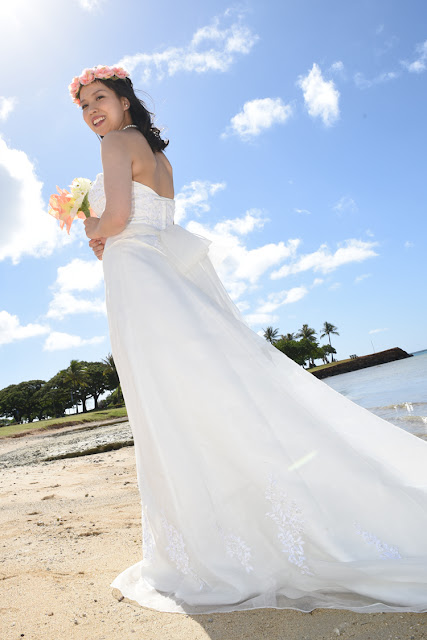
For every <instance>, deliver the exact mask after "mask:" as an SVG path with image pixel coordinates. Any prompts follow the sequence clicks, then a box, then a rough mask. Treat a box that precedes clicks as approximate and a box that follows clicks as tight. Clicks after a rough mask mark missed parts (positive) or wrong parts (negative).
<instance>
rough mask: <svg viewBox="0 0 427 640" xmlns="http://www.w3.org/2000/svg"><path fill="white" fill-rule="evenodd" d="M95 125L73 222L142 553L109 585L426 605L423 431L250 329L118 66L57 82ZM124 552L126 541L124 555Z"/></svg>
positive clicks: (183, 606) (200, 606) (263, 598)
mask: <svg viewBox="0 0 427 640" xmlns="http://www.w3.org/2000/svg"><path fill="white" fill-rule="evenodd" d="M70 92H71V96H72V97H73V99H74V101H75V102H76V104H78V105H79V106H80V108H81V109H82V115H83V119H84V121H85V123H86V124H87V125H88V126H89V128H90V129H91V130H92V131H94V132H95V133H97V134H99V136H100V137H101V157H102V166H103V173H100V174H98V176H97V177H96V180H95V182H94V184H93V185H92V189H91V192H90V204H91V206H92V208H93V209H94V210H95V212H96V214H97V216H98V217H91V218H87V219H86V220H85V231H86V235H87V236H88V238H90V242H89V244H90V246H91V248H92V249H93V251H94V252H95V254H96V256H97V257H98V258H99V259H102V264H103V271H104V280H105V295H106V306H107V314H108V324H109V332H110V338H111V348H112V353H113V356H114V361H115V363H116V366H117V370H118V373H119V377H120V381H121V385H122V390H123V394H124V398H125V402H126V408H127V412H128V417H129V422H130V425H131V428H132V432H133V437H134V443H135V460H136V471H137V479H138V487H139V492H140V497H141V520H142V533H143V543H142V550H141V551H142V557H140V559H138V561H137V562H136V563H135V564H133V565H132V566H130V567H128V568H125V569H124V570H123V571H122V573H120V575H118V576H117V577H116V578H115V579H114V580H113V582H112V583H111V586H112V587H116V588H118V589H119V590H120V591H121V592H122V594H123V596H125V597H128V598H130V599H132V600H134V601H136V602H138V603H139V604H140V605H142V606H144V607H150V608H153V609H157V610H159V611H170V612H178V613H212V612H225V611H236V610H243V609H253V608H267V607H271V608H277V609H296V610H299V611H304V612H308V611H312V610H313V609H315V608H335V609H338V608H339V609H347V610H353V611H358V612H377V611H414V612H425V611H427V535H426V531H427V442H424V441H423V440H421V439H419V438H417V437H416V436H414V435H411V434H409V433H407V432H405V431H403V430H402V429H400V428H398V427H396V426H394V425H392V424H390V423H389V422H387V421H385V420H383V419H381V418H379V417H378V416H375V415H374V414H372V413H371V412H369V411H368V410H366V409H364V408H362V407H360V406H358V405H357V404H355V403H353V402H351V401H350V400H348V399H347V398H345V397H344V396H342V395H341V394H339V393H338V392H336V391H334V390H333V389H332V388H331V387H329V386H328V385H326V384H325V383H324V382H322V381H321V380H318V379H317V378H316V377H314V376H313V375H312V374H310V373H309V372H307V371H305V370H304V369H303V368H301V367H300V366H299V365H297V364H296V363H295V362H294V361H293V360H291V359H289V358H288V357H287V356H285V355H284V354H283V353H281V352H280V351H278V350H277V349H276V348H275V347H274V346H273V345H271V344H270V343H268V342H267V341H266V340H265V339H264V338H262V337H261V336H259V335H258V334H256V333H255V332H254V331H252V330H251V329H250V327H249V326H248V325H247V324H246V322H245V321H244V320H243V318H242V316H241V314H240V311H239V310H238V308H237V307H236V305H235V304H234V303H233V302H232V300H231V299H230V297H229V295H228V293H227V291H226V290H225V288H224V286H223V284H222V283H221V280H220V279H219V277H218V275H217V273H216V271H215V269H214V267H213V265H212V262H211V260H210V256H209V245H210V241H209V240H208V239H206V238H203V237H202V236H198V235H196V234H193V233H190V232H189V231H187V230H186V229H184V228H183V227H181V226H180V225H178V224H174V204H175V203H174V188H173V178H172V168H171V166H170V164H169V161H168V160H167V158H166V156H165V154H164V153H163V151H164V149H165V147H166V145H167V141H164V140H163V139H162V138H161V137H160V132H159V130H158V129H157V128H156V127H155V126H154V125H153V123H152V119H151V115H152V114H150V112H148V111H147V109H146V108H145V105H144V103H143V102H142V101H140V100H139V99H138V98H137V97H136V95H135V93H134V90H133V85H132V81H131V80H130V78H129V75H128V73H127V72H126V71H125V70H123V69H121V68H119V67H113V68H109V67H95V68H94V69H86V70H85V71H84V72H83V73H82V74H81V76H77V77H76V78H74V80H73V82H72V84H71V85H70ZM136 555H139V554H136Z"/></svg>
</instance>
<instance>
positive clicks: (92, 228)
mask: <svg viewBox="0 0 427 640" xmlns="http://www.w3.org/2000/svg"><path fill="white" fill-rule="evenodd" d="M99 221H100V218H96V217H92V216H91V217H90V218H86V220H83V224H84V226H85V233H86V235H87V237H88V238H91V239H96V238H100V235H99V233H98V231H97V230H98V226H99Z"/></svg>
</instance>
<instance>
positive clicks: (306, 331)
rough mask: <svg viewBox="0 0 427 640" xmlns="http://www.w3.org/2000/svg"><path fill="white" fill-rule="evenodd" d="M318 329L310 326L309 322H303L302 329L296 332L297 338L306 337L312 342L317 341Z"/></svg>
mask: <svg viewBox="0 0 427 640" xmlns="http://www.w3.org/2000/svg"><path fill="white" fill-rule="evenodd" d="M315 335H316V331H315V330H314V329H312V328H311V327H309V326H308V324H303V325H302V327H301V329H300V330H299V331H297V333H296V334H295V337H296V338H306V339H307V340H311V341H312V342H316V338H315V337H314V336H315Z"/></svg>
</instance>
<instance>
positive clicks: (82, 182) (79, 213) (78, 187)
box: [48, 178, 97, 233]
mask: <svg viewBox="0 0 427 640" xmlns="http://www.w3.org/2000/svg"><path fill="white" fill-rule="evenodd" d="M91 185H92V182H91V181H90V180H88V179H87V178H74V180H73V182H72V183H71V185H70V191H67V190H66V189H60V188H59V187H58V186H57V187H56V188H57V189H58V193H53V194H52V195H51V196H50V198H49V206H50V209H49V211H48V213H50V215H51V216H53V217H54V218H56V219H57V220H59V221H60V225H61V229H63V228H64V225H65V227H66V229H67V233H70V227H71V223H72V222H73V220H74V218H76V217H77V218H82V219H83V220H84V219H85V218H89V217H90V216H92V217H97V216H96V213H94V211H93V210H92V209H91V208H90V206H89V198H88V196H89V190H90V187H91ZM58 194H59V195H58Z"/></svg>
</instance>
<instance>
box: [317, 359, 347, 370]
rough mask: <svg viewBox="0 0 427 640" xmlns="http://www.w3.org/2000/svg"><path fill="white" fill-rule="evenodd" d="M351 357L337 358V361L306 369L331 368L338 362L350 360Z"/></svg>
mask: <svg viewBox="0 0 427 640" xmlns="http://www.w3.org/2000/svg"><path fill="white" fill-rule="evenodd" d="M350 360H351V358H346V359H345V360H337V361H336V362H328V364H321V365H319V366H318V367H311V369H306V371H314V370H316V371H319V369H329V367H335V365H336V364H341V362H349V361H350Z"/></svg>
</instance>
